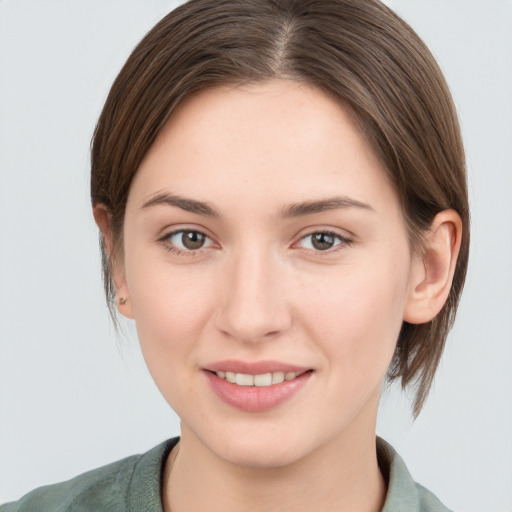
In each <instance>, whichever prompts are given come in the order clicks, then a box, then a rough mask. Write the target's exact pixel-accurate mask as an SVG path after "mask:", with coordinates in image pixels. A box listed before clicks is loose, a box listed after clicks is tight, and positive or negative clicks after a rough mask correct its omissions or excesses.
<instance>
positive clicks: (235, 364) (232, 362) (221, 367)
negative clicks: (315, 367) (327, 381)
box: [204, 359, 310, 375]
mask: <svg viewBox="0 0 512 512" xmlns="http://www.w3.org/2000/svg"><path fill="white" fill-rule="evenodd" d="M204 369H205V370H209V371H212V372H219V371H223V372H234V373H244V374H248V375H261V374H264V373H273V372H285V373H288V372H294V373H304V372H306V371H308V370H309V369H310V368H307V367H306V366H299V365H296V364H290V363H284V362H282V361H272V360H264V361H241V360H236V359H227V360H225V361H218V362H215V363H212V364H209V365H207V366H205V367H204Z"/></svg>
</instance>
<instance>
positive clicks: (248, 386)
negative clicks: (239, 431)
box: [204, 360, 313, 412]
mask: <svg viewBox="0 0 512 512" xmlns="http://www.w3.org/2000/svg"><path fill="white" fill-rule="evenodd" d="M204 373H205V375H206V377H207V379H208V382H209V384H210V387H211V389H212V390H213V391H214V393H215V394H216V395H217V396H218V397H219V398H220V399H221V400H222V401H223V402H225V403H227V404H228V405H230V406H231V407H235V408H237V409H240V410H242V411H246V412H263V411H266V410H269V409H272V408H274V407H277V406H278V405H280V404H282V403H283V402H285V401H287V400H288V399H291V398H292V397H293V396H294V395H295V394H296V393H298V392H299V390H301V389H302V388H303V386H304V385H305V384H306V382H307V381H308V380H309V378H310V377H311V375H312V373H313V371H312V370H311V369H308V368H305V367H300V366H296V365H290V364H287V363H281V362H278V361H259V362H244V361H234V360H229V361H221V362H218V363H215V364H211V365H208V367H207V368H205V371H204Z"/></svg>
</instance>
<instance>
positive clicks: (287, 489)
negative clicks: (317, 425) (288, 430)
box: [163, 430, 386, 512]
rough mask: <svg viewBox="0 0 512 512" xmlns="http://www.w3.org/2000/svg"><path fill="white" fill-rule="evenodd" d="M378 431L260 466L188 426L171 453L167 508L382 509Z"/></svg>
mask: <svg viewBox="0 0 512 512" xmlns="http://www.w3.org/2000/svg"><path fill="white" fill-rule="evenodd" d="M374 432H375V430H373V431H368V432H364V433H362V432H361V431H360V432H358V433H357V435H355V436H351V437H350V438H347V437H345V438H344V439H339V440H334V441H332V442H329V443H328V444H326V445H324V446H322V447H320V448H319V449H317V450H316V451H315V452H314V453H311V454H309V455H307V456H306V457H304V458H302V459H301V460H298V461H295V462H294V463H292V464H289V465H287V466H284V467H272V468H264V469H261V468H252V467H240V466H239V465H235V464H232V463H230V462H229V461H226V460H223V459H221V458H219V457H217V456H216V455H215V454H214V453H212V452H211V451H210V450H209V449H208V448H207V447H206V446H205V445H204V444H202V443H201V442H200V441H199V440H198V439H197V438H196V437H195V436H194V435H193V433H192V432H189V431H186V430H185V431H184V432H183V434H182V438H181V441H180V448H179V454H178V456H176V457H175V460H173V458H174V457H173V456H172V455H173V454H171V456H170V457H169V460H168V464H167V466H166V471H165V475H164V491H163V499H164V501H163V503H164V510H165V512H182V511H187V512H196V511H197V512H199V511H201V512H203V511H204V510H209V511H210V512H217V511H218V512H221V511H222V512H232V511H233V512H234V511H236V512H245V511H247V512H249V511H251V512H260V511H261V512H263V511H265V512H266V511H268V510H274V511H283V512H284V511H290V510H293V511H294V512H306V511H308V512H309V511H311V510H322V511H323V512H324V511H325V512H331V511H332V512H334V511H336V512H339V511H340V510H343V511H344V512H355V511H357V512H378V511H380V510H381V509H382V506H383V504H384V500H385V495H386V485H385V483H384V479H383V478H382V475H381V473H380V471H379V468H378V463H377V453H376V444H375V433H374ZM174 455H175V454H174ZM171 469H172V472H171V471H170V470H171Z"/></svg>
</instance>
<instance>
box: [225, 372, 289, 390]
mask: <svg viewBox="0 0 512 512" xmlns="http://www.w3.org/2000/svg"><path fill="white" fill-rule="evenodd" d="M215 373H216V374H217V377H220V378H221V379H226V380H227V381H228V382H231V383H233V384H238V385H239V386H258V387H265V386H271V385H272V384H280V383H281V382H284V381H285V380H293V379H295V378H296V377H297V376H298V375H299V374H298V373H295V372H287V373H285V372H273V373H262V374H259V375H249V374H247V373H235V372H223V371H218V372H215Z"/></svg>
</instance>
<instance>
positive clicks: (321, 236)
mask: <svg viewBox="0 0 512 512" xmlns="http://www.w3.org/2000/svg"><path fill="white" fill-rule="evenodd" d="M350 244H351V240H350V239H349V238H346V237H344V236H342V235H340V234H338V233H334V232H331V231H316V232H315V233H310V234H309V235H306V236H304V237H302V238H301V239H300V241H299V246H300V247H302V248H303V249H309V250H312V251H318V252H322V251H323V252H326V251H329V250H330V249H338V248H342V247H344V246H347V245H350Z"/></svg>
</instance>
